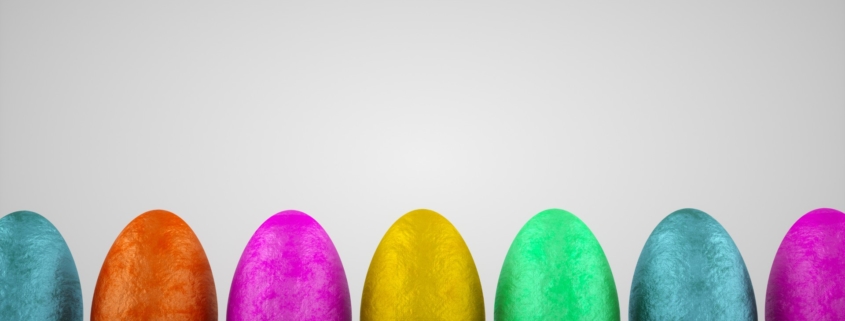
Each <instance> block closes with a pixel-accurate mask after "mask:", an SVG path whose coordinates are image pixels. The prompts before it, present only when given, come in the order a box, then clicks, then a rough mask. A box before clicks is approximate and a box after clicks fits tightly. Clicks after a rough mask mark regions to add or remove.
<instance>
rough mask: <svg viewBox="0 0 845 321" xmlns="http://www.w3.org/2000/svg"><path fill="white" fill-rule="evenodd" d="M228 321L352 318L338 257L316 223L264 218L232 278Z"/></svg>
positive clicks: (291, 214) (287, 215)
mask: <svg viewBox="0 0 845 321" xmlns="http://www.w3.org/2000/svg"><path fill="white" fill-rule="evenodd" d="M226 315H227V317H226V319H227V320H229V321H242V320H244V321H245V320H256V321H259V320H314V321H317V320H327V321H330V320H338V321H348V320H351V319H352V308H351V303H350V298H349V287H348V285H347V282H346V274H345V272H344V270H343V264H342V263H341V261H340V256H339V255H338V253H337V250H336V249H335V247H334V243H332V240H331V239H330V238H329V235H328V234H327V233H326V231H325V230H323V228H322V227H321V226H320V224H319V223H317V221H315V220H314V219H313V218H311V217H310V216H308V215H307V214H305V213H302V212H299V211H284V212H281V213H278V214H276V215H273V216H272V217H270V218H269V219H267V220H266V221H265V222H264V223H263V224H261V226H260V227H259V228H258V230H257V231H255V233H254V234H253V235H252V238H251V239H250V240H249V242H248V243H247V245H246V248H245V249H244V251H243V254H242V255H241V258H240V261H238V266H237V268H236V270H235V275H234V278H233V279H232V287H231V290H230V292H229V303H228V309H227V313H226Z"/></svg>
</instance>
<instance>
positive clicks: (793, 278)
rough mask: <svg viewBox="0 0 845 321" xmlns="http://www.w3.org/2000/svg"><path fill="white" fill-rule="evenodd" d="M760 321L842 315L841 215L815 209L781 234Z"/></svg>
mask: <svg viewBox="0 0 845 321" xmlns="http://www.w3.org/2000/svg"><path fill="white" fill-rule="evenodd" d="M766 320H768V321H774V320H845V214H842V212H839V211H837V210H834V209H829V208H821V209H817V210H814V211H812V212H809V213H807V214H805V215H804V216H802V217H801V218H800V219H798V221H797V222H795V224H794V225H792V228H790V229H789V232H787V233H786V236H785V237H784V238H783V241H782V242H781V243H780V248H778V252H777V254H776V255H775V261H774V263H773V264H772V271H771V273H770V274H769V286H768V288H767V290H766Z"/></svg>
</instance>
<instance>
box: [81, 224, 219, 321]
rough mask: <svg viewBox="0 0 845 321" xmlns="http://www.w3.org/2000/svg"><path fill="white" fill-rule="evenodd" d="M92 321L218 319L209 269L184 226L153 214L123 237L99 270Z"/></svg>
mask: <svg viewBox="0 0 845 321" xmlns="http://www.w3.org/2000/svg"><path fill="white" fill-rule="evenodd" d="M91 320H92V321H97V320H217V294H216V290H215V287H214V278H213V277H212V275H211V266H210V265H209V264H208V259H207V258H206V256H205V251H204V250H203V248H202V245H201V244H200V241H199V239H197V236H196V235H194V232H193V231H192V230H191V228H190V227H188V224H186V223H185V221H183V220H182V219H181V218H179V217H178V216H176V215H175V214H173V213H170V212H167V211H162V210H155V211H149V212H147V213H144V214H141V215H140V216H138V217H136V218H135V219H134V220H132V222H130V223H129V225H127V226H126V228H124V229H123V231H122V232H120V235H119V236H118V237H117V239H116V240H115V241H114V244H112V247H111V249H110V250H109V253H108V255H107V256H106V260H105V262H103V267H102V269H100V276H99V278H98V279H97V287H96V288H95V289H94V299H93V302H92V306H91Z"/></svg>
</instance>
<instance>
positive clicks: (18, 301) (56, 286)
mask: <svg viewBox="0 0 845 321" xmlns="http://www.w3.org/2000/svg"><path fill="white" fill-rule="evenodd" d="M0 320H82V289H81V288H80V286H79V275H78V274H77V272H76V264H75V263H74V262H73V257H72V256H71V254H70V249H68V246H67V244H66V243H65V240H64V238H62V235H61V234H59V231H58V230H56V227H54V226H53V224H50V222H49V221H47V219H45V218H44V217H43V216H41V215H38V214H36V213H33V212H27V211H20V212H15V213H12V214H9V215H6V216H4V217H3V218H2V219H0Z"/></svg>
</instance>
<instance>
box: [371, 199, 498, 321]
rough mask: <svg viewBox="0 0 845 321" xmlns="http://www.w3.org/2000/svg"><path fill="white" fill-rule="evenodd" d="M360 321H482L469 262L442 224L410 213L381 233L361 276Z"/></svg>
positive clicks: (425, 213)
mask: <svg viewBox="0 0 845 321" xmlns="http://www.w3.org/2000/svg"><path fill="white" fill-rule="evenodd" d="M361 320H363V321H368V320H484V298H483V295H482V293H481V282H480V280H479V278H478V272H477V271H476V268H475V262H474V261H473V260H472V255H471V254H470V252H469V248H467V246H466V243H464V240H463V238H461V235H460V234H459V233H458V230H457V229H455V227H454V226H452V224H451V223H449V221H448V220H446V218H444V217H443V216H441V215H440V214H437V213H435V212H433V211H430V210H415V211H412V212H410V213H408V214H405V215H404V216H402V217H401V218H399V220H397V221H396V222H395V223H393V226H391V227H390V229H388V230H387V233H386V234H385V235H384V237H383V238H382V239H381V242H380V243H379V245H378V248H376V252H375V254H373V259H372V261H371V262H370V267H369V269H368V270H367V278H366V280H365V281H364V293H363V296H362V298H361Z"/></svg>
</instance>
